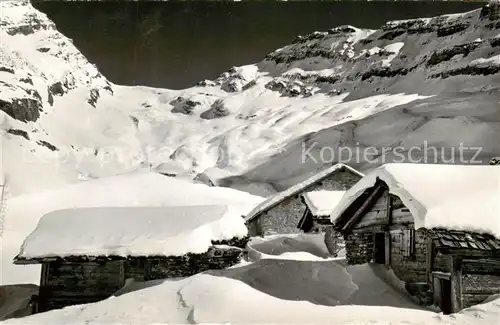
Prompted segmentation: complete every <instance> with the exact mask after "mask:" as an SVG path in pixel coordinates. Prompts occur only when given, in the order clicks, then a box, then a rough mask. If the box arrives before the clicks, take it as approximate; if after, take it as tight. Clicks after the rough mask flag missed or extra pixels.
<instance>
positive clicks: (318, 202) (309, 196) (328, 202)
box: [303, 191, 345, 216]
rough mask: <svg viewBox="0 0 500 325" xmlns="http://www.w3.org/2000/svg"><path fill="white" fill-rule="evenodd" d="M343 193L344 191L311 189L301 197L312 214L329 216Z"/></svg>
mask: <svg viewBox="0 0 500 325" xmlns="http://www.w3.org/2000/svg"><path fill="white" fill-rule="evenodd" d="M344 194H345V191H312V192H307V193H304V194H303V197H304V201H305V203H306V205H307V207H308V208H309V210H310V211H311V213H312V215H313V216H329V215H330V214H331V213H332V211H333V208H335V206H336V205H337V204H338V203H339V202H340V199H342V196H343V195H344Z"/></svg>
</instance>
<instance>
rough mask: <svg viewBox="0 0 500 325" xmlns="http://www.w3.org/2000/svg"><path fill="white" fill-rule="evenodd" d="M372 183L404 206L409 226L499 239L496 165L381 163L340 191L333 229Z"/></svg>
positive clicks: (499, 188)
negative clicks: (410, 221) (381, 185)
mask: <svg viewBox="0 0 500 325" xmlns="http://www.w3.org/2000/svg"><path fill="white" fill-rule="evenodd" d="M377 181H383V182H384V183H385V184H387V186H388V188H389V192H390V193H392V194H394V195H396V196H398V197H399V198H400V199H401V201H402V202H403V203H404V205H405V206H406V207H407V208H408V209H409V210H410V212H411V214H412V215H413V217H414V222H415V229H419V228H427V229H432V228H443V229H448V230H466V231H473V232H477V233H489V234H491V235H493V236H495V237H497V238H500V166H498V165H496V166H492V165H485V166H477V165H441V164H395V163H392V164H385V165H382V166H381V167H379V168H376V169H375V170H373V171H371V172H370V173H368V174H367V175H366V176H365V177H363V178H362V179H361V180H360V181H359V182H358V183H356V184H355V185H354V186H353V187H352V188H350V189H349V190H348V191H347V192H346V194H345V195H344V197H343V198H342V199H341V201H340V202H339V204H338V205H337V206H336V207H335V209H334V210H333V211H332V214H331V216H330V217H331V220H332V222H334V223H335V226H336V227H337V226H339V224H340V223H342V222H345V220H344V219H345V218H338V217H339V216H341V215H342V214H343V213H344V212H345V211H346V210H347V209H348V208H349V207H351V205H352V206H354V205H353V203H354V202H355V201H356V200H357V199H358V198H360V199H362V198H361V196H363V195H366V194H367V193H368V192H370V191H372V190H373V188H374V186H375V184H376V183H377ZM351 208H352V207H351Z"/></svg>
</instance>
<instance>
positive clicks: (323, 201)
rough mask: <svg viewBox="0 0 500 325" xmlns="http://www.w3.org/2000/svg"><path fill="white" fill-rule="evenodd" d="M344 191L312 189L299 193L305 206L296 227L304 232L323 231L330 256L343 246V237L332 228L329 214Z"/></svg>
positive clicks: (335, 254) (334, 254)
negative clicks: (311, 190)
mask: <svg viewBox="0 0 500 325" xmlns="http://www.w3.org/2000/svg"><path fill="white" fill-rule="evenodd" d="M344 194H345V191H313V192H307V193H304V194H302V195H301V198H302V201H303V202H304V205H305V207H306V210H305V211H304V214H303V215H302V218H301V219H300V221H299V224H298V225H297V228H299V229H300V230H302V231H303V232H304V233H324V234H325V244H326V247H327V248H328V251H329V252H330V254H331V255H332V256H337V254H338V253H339V251H340V250H341V249H342V248H343V238H342V236H341V235H340V233H339V232H336V231H334V230H333V224H332V222H331V220H330V214H331V213H332V211H333V209H334V208H335V206H336V205H337V204H338V203H339V202H340V199H341V198H342V196H343V195H344Z"/></svg>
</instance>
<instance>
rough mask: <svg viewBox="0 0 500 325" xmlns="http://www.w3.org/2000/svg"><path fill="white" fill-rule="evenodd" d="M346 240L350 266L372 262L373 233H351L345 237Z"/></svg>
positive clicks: (347, 257)
mask: <svg viewBox="0 0 500 325" xmlns="http://www.w3.org/2000/svg"><path fill="white" fill-rule="evenodd" d="M344 240H345V248H346V259H347V263H348V264H350V265H355V264H364V263H368V262H370V261H371V260H372V258H373V233H371V232H365V233H351V234H348V235H347V236H344Z"/></svg>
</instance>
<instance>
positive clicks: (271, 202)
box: [245, 163, 364, 222]
mask: <svg viewBox="0 0 500 325" xmlns="http://www.w3.org/2000/svg"><path fill="white" fill-rule="evenodd" d="M343 170H348V171H350V172H351V173H353V174H356V175H358V176H360V177H363V176H364V175H363V174H362V173H360V172H359V171H357V170H356V169H354V168H352V167H349V166H347V165H344V164H341V163H338V164H335V165H333V166H331V167H329V168H326V169H324V170H322V171H320V172H318V173H316V174H314V175H313V176H311V177H309V178H308V179H306V180H305V181H303V182H300V183H298V184H295V185H293V186H291V187H289V188H288V189H286V190H284V191H282V192H279V193H277V194H275V195H273V196H272V197H270V198H269V199H267V200H265V201H264V202H262V203H260V204H259V205H257V206H256V207H255V208H254V209H253V210H252V211H250V212H249V213H248V214H247V215H246V217H245V222H249V221H251V220H252V219H254V218H256V217H257V216H259V215H260V214H261V213H263V212H266V211H268V210H269V209H271V208H273V207H275V206H276V205H278V204H279V203H280V202H282V201H283V200H286V199H287V198H289V197H292V196H294V195H297V194H299V193H301V192H303V191H304V190H306V189H307V188H308V187H309V186H311V185H314V184H315V183H317V182H320V181H322V180H323V179H325V178H327V177H329V176H330V175H332V174H334V173H336V172H340V171H343Z"/></svg>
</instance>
